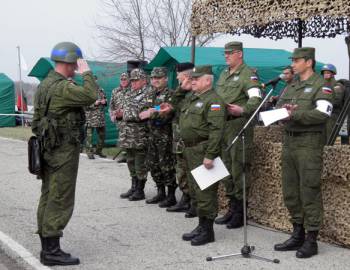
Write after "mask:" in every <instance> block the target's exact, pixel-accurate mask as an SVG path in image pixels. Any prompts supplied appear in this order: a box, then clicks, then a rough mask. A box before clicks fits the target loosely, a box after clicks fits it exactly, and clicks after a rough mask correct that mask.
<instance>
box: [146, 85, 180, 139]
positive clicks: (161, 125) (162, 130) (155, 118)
mask: <svg viewBox="0 0 350 270" xmlns="http://www.w3.org/2000/svg"><path fill="white" fill-rule="evenodd" d="M172 92H173V91H172V90H170V89H169V88H167V87H166V88H164V89H162V90H161V91H157V90H156V89H154V88H152V91H151V92H150V93H149V95H148V96H147V107H148V108H155V109H156V110H159V109H160V107H159V106H160V104H162V103H164V102H170V100H171V96H172ZM173 115H174V114H173V113H170V114H167V115H165V116H161V115H160V114H159V112H158V111H156V112H154V113H153V114H152V115H151V117H150V119H149V120H148V126H149V128H150V136H151V137H150V138H151V139H152V138H154V139H161V138H163V139H165V140H172V131H171V121H172V118H173Z"/></svg>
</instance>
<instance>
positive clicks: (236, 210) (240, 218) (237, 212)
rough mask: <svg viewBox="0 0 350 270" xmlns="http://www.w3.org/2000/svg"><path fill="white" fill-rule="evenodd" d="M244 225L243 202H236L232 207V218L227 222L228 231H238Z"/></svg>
mask: <svg viewBox="0 0 350 270" xmlns="http://www.w3.org/2000/svg"><path fill="white" fill-rule="evenodd" d="M243 225H244V209H243V200H235V202H234V203H233V206H232V216H231V219H230V220H229V221H228V222H227V224H226V228H227V229H237V228H240V227H242V226H243Z"/></svg>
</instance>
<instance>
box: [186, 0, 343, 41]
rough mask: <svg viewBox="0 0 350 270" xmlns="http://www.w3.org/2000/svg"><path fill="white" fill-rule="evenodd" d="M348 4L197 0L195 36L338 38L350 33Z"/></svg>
mask: <svg viewBox="0 0 350 270" xmlns="http://www.w3.org/2000/svg"><path fill="white" fill-rule="evenodd" d="M349 14H350V5H349V2H348V0H333V1H328V0H327V1H321V0H258V1H250V0H195V1H194V3H193V5H192V15H191V28H192V34H193V35H204V34H213V33H231V34H250V35H252V36H254V37H258V38H260V37H269V38H272V39H281V38H283V37H290V38H294V39H295V40H297V38H298V29H299V24H301V25H302V29H303V34H302V36H303V37H320V38H325V37H335V36H336V35H337V34H341V33H344V32H348V30H350V26H349Z"/></svg>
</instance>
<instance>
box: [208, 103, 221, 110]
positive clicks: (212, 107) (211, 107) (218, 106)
mask: <svg viewBox="0 0 350 270" xmlns="http://www.w3.org/2000/svg"><path fill="white" fill-rule="evenodd" d="M210 110H211V111H220V110H221V106H220V104H211V106H210Z"/></svg>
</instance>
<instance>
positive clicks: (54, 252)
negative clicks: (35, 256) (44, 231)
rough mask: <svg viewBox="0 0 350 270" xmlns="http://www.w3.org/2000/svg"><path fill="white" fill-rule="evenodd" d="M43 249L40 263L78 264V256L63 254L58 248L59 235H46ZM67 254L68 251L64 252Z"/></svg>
mask: <svg viewBox="0 0 350 270" xmlns="http://www.w3.org/2000/svg"><path fill="white" fill-rule="evenodd" d="M44 241H45V250H43V255H42V258H41V260H40V261H41V263H42V264H44V265H48V266H52V265H78V264H79V263H80V260H79V259H78V258H75V257H72V256H67V255H64V253H65V252H63V251H62V250H61V248H60V238H59V237H46V238H44ZM65 254H68V253H65Z"/></svg>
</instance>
